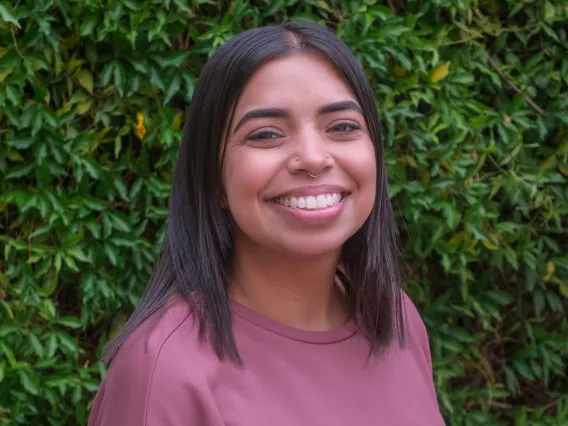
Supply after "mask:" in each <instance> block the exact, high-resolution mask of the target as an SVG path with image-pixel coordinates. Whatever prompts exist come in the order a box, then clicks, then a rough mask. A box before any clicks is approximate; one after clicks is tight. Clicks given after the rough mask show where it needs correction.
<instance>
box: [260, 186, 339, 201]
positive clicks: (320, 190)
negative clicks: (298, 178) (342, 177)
mask: <svg viewBox="0 0 568 426" xmlns="http://www.w3.org/2000/svg"><path fill="white" fill-rule="evenodd" d="M346 192H349V191H348V190H347V189H345V187H343V186H340V185H307V186H298V187H296V188H292V189H289V190H287V191H284V192H281V193H279V194H278V195H275V196H273V197H269V199H274V198H280V197H305V196H308V195H320V194H330V193H331V194H333V193H346Z"/></svg>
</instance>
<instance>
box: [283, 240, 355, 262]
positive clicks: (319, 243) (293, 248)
mask: <svg viewBox="0 0 568 426" xmlns="http://www.w3.org/2000/svg"><path fill="white" fill-rule="evenodd" d="M346 240H347V238H345V237H343V236H342V237H337V236H334V237H325V236H317V235H313V236H309V237H304V238H296V239H294V240H293V241H290V240H289V239H286V240H284V241H280V243H279V244H275V245H276V247H275V249H276V251H279V252H284V253H287V254H288V255H291V256H308V257H312V256H323V255H327V254H333V253H337V252H338V251H340V250H341V247H342V246H343V244H344V243H345V241H346Z"/></svg>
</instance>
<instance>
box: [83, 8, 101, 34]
mask: <svg viewBox="0 0 568 426" xmlns="http://www.w3.org/2000/svg"><path fill="white" fill-rule="evenodd" d="M98 19H99V17H98V16H97V15H96V14H95V13H90V14H88V15H87V16H86V17H85V19H84V20H83V22H81V27H80V29H79V34H80V35H81V37H87V36H90V35H91V34H92V33H93V30H94V29H95V26H96V25H97V22H98Z"/></svg>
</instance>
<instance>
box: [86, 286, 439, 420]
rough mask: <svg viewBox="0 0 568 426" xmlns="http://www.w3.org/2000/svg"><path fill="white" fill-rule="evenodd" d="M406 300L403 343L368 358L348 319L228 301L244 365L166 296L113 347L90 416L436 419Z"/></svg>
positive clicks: (420, 339)
mask: <svg viewBox="0 0 568 426" xmlns="http://www.w3.org/2000/svg"><path fill="white" fill-rule="evenodd" d="M404 300H405V303H404V306H405V309H406V318H407V330H408V332H409V337H410V338H409V347H408V348H407V349H404V350H399V349H396V350H395V349H392V350H390V351H386V352H385V353H384V354H383V355H381V356H378V357H371V358H368V344H367V342H366V341H365V339H364V337H363V336H362V335H361V334H360V333H359V332H358V330H357V326H356V325H355V323H354V322H350V323H348V324H347V325H345V326H343V327H341V328H339V329H335V330H330V331H304V330H298V329H294V328H291V327H288V326H285V325H283V324H280V323H278V322H276V321H273V320H271V319H269V318H266V317H264V316H262V315H259V314H258V313H256V312H254V311H252V310H250V309H248V308H246V307H244V306H242V305H240V304H238V303H236V302H231V308H232V312H233V316H234V324H233V326H234V330H235V336H236V341H237V346H238V349H239V352H240V355H241V358H242V360H243V362H244V368H242V369H239V368H238V367H235V366H233V365H232V364H230V363H221V362H219V361H218V360H217V358H216V357H215V354H214V353H213V351H212V350H211V349H210V347H209V346H208V345H207V344H206V343H203V344H201V343H199V342H198V339H197V327H196V326H195V325H194V324H193V321H192V318H191V312H189V310H188V308H187V306H186V305H185V303H184V302H183V301H181V300H175V301H172V302H171V303H170V304H169V305H167V307H166V308H165V310H164V311H163V312H162V313H163V315H160V313H157V314H154V315H153V316H152V317H150V318H149V319H148V320H146V321H145V322H144V323H143V324H142V325H141V326H140V327H139V328H138V329H137V330H136V331H135V332H134V333H133V334H132V335H130V337H129V338H128V339H127V341H126V342H125V344H124V345H123V346H122V347H121V349H120V350H119V352H118V354H117V356H116V357H115V359H114V361H113V362H112V364H111V366H110V368H109V371H108V373H107V375H106V377H105V378H104V380H103V382H102V385H101V387H100V389H99V391H98V393H97V395H96V398H95V401H94V405H93V408H92V411H91V417H90V419H89V426H197V425H199V426H267V425H270V426H319V425H321V426H346V425H357V426H371V425H373V426H383V425H384V426H416V425H420V426H442V425H444V421H443V420H442V417H441V415H440V412H439V408H438V403H437V399H436V394H435V391H434V386H433V380H432V365H431V359H430V349H429V344H428V337H427V334H426V329H425V327H424V323H423V322H422V320H421V319H420V317H419V315H418V312H417V311H416V308H415V307H414V305H413V304H412V302H411V301H410V299H408V297H407V296H406V295H405V297H404ZM367 360H368V362H366V361H367Z"/></svg>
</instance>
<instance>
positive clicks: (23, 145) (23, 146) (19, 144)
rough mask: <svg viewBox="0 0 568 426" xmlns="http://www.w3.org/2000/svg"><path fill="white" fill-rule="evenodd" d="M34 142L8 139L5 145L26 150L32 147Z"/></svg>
mask: <svg viewBox="0 0 568 426" xmlns="http://www.w3.org/2000/svg"><path fill="white" fill-rule="evenodd" d="M34 141H35V139H34V138H21V139H9V140H8V141H6V145H8V146H11V147H13V148H17V149H27V148H29V147H30V146H32V145H33V143H34Z"/></svg>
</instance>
